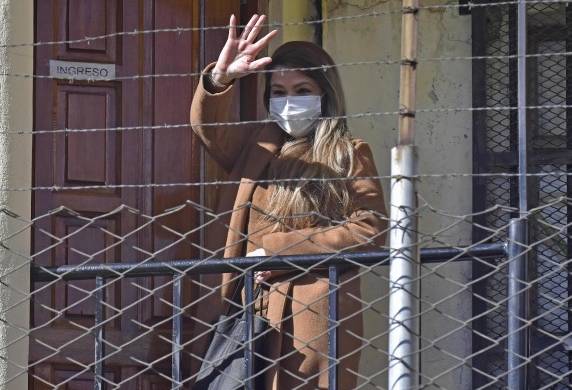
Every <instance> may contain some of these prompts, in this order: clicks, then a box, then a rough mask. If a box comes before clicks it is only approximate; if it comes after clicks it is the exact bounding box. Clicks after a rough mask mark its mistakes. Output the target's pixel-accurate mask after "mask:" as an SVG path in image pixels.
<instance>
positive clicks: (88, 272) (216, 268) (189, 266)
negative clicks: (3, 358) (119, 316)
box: [31, 225, 522, 390]
mask: <svg viewBox="0 0 572 390" xmlns="http://www.w3.org/2000/svg"><path fill="white" fill-rule="evenodd" d="M511 226H512V225H511ZM515 245H518V244H517V243H516V242H514V241H509V243H508V252H509V253H516V252H515V251H516V249H515V248H517V247H516V246H515ZM511 248H512V249H511ZM389 253H390V251H389V250H380V251H372V252H356V253H344V254H319V255H297V256H273V257H271V258H266V257H237V258H229V259H209V260H207V261H205V260H203V259H189V260H173V261H156V262H147V263H144V264H137V263H105V264H91V265H84V266H73V265H65V266H57V267H41V266H37V265H35V266H33V267H32V270H31V279H32V282H53V281H57V280H65V281H72V280H85V279H95V281H96V288H95V290H94V296H95V299H96V308H95V326H94V329H95V332H94V337H95V357H94V363H93V372H94V377H95V380H94V389H96V390H99V389H102V388H103V374H104V370H105V367H104V361H105V358H106V356H105V349H104V345H105V334H104V326H103V325H104V323H105V314H104V311H105V304H104V300H105V297H104V289H103V286H104V281H105V279H108V278H114V277H118V276H121V277H123V278H136V277H152V276H160V275H172V276H173V278H174V280H173V311H174V312H173V317H172V318H173V328H172V335H171V340H172V345H173V347H172V355H171V375H172V378H171V381H172V383H173V387H172V388H173V389H177V388H181V387H180V385H179V384H180V383H182V382H183V380H184V376H185V375H184V373H183V372H182V369H181V353H182V351H181V344H182V340H181V333H182V327H183V322H182V316H181V307H183V305H182V299H181V275H200V274H213V273H215V274H216V273H223V272H237V271H242V272H244V274H245V276H246V279H245V281H246V282H245V292H246V295H245V297H246V299H245V308H246V316H247V317H246V318H247V327H246V333H247V334H246V335H245V336H246V340H247V341H246V344H247V345H249V343H250V342H251V341H252V338H253V332H252V329H253V327H252V324H253V318H254V310H253V301H254V278H253V273H254V271H259V270H260V271H262V270H292V269H296V268H297V267H302V268H305V267H309V266H314V265H316V264H319V267H318V268H320V269H327V270H328V276H329V293H328V307H329V310H328V321H329V331H328V356H329V359H330V361H331V362H332V363H331V364H330V365H329V372H328V376H329V382H328V383H329V389H330V390H337V389H338V383H337V378H338V364H337V363H336V362H337V355H338V332H337V325H336V324H337V322H338V289H339V287H338V286H339V273H340V269H342V268H347V267H348V262H352V263H354V264H360V265H364V266H373V265H376V266H379V265H389ZM506 255H507V244H505V243H492V244H478V245H474V246H471V247H470V248H466V249H463V248H452V247H443V248H425V249H421V251H420V258H421V262H422V263H439V262H444V261H448V262H451V261H470V260H471V259H474V258H479V259H487V258H499V257H505V256H506ZM521 295H522V294H511V296H510V297H509V299H512V300H517V299H520V297H521ZM519 302H520V301H519ZM518 305H519V306H518V307H519V308H520V307H521V304H520V303H519V304H518ZM515 315H519V313H515ZM521 333H522V332H521ZM510 337H512V338H518V337H521V336H519V333H517V332H512V333H511V334H510V335H509V338H510ZM519 340H520V339H519ZM519 345H520V344H519ZM517 348H520V347H517ZM515 352H516V351H515ZM244 353H245V360H246V361H247V362H248V363H249V364H248V368H247V370H248V371H247V372H248V373H249V374H250V375H249V378H250V380H248V381H247V382H246V383H245V388H246V389H248V390H252V389H254V384H253V380H252V378H253V377H254V375H255V374H256V373H255V372H254V353H255V351H254V350H253V348H250V347H246V348H245V349H244ZM509 356H511V358H513V357H514V358H516V356H514V355H512V354H509Z"/></svg>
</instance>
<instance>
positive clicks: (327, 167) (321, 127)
mask: <svg viewBox="0 0 572 390" xmlns="http://www.w3.org/2000/svg"><path fill="white" fill-rule="evenodd" d="M323 65H326V66H330V65H334V61H333V60H332V58H331V57H330V56H329V55H328V54H327V53H326V52H325V51H324V50H323V49H322V48H321V47H319V46H317V45H315V44H313V43H310V42H288V43H286V44H284V45H282V46H280V47H279V48H278V49H277V50H276V52H275V53H274V55H273V56H272V65H271V67H272V68H278V67H280V68H308V67H321V66H323ZM303 73H305V74H306V75H307V76H308V77H311V78H312V79H313V80H315V81H316V82H317V84H318V85H319V86H320V88H321V89H322V91H323V93H324V97H323V98H322V116H323V117H325V118H326V119H319V120H318V121H317V122H316V125H315V127H316V128H315V130H314V131H313V132H312V133H311V134H310V135H309V136H308V137H306V138H301V139H290V140H287V141H286V142H285V143H284V145H283V146H282V149H281V151H280V155H279V156H278V158H277V159H276V160H274V161H273V163H272V164H271V165H270V170H269V173H270V177H271V178H274V179H278V180H280V179H299V180H286V181H278V182H277V183H276V184H275V185H274V186H272V187H271V188H272V192H271V196H270V200H269V204H268V208H267V210H266V215H265V219H266V220H268V221H274V222H275V224H274V226H273V231H289V230H291V229H302V228H306V227H312V226H329V225H332V224H335V223H336V222H339V221H341V220H343V219H345V218H346V217H348V216H349V215H350V214H351V213H352V211H353V209H352V202H351V197H350V191H349V188H348V184H349V181H347V180H304V179H332V178H334V179H335V178H344V177H348V176H350V174H351V172H352V170H353V165H354V148H353V144H352V141H351V135H350V132H349V130H348V126H347V121H346V119H345V118H339V117H340V116H344V115H345V114H346V108H345V99H344V93H343V89H342V84H341V80H340V76H339V74H338V72H337V69H336V68H334V67H331V66H330V67H326V68H324V69H320V70H308V71H303ZM271 77H272V73H267V76H266V90H265V94H264V97H265V102H266V104H268V100H269V98H270V81H271ZM332 117H337V118H332Z"/></svg>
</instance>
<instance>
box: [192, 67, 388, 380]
mask: <svg viewBox="0 0 572 390" xmlns="http://www.w3.org/2000/svg"><path fill="white" fill-rule="evenodd" d="M211 67H212V64H211V65H210V66H209V67H207V70H206V71H208V70H209V69H210V68H211ZM205 84H207V85H205ZM207 89H208V82H206V81H205V79H204V78H201V80H200V82H199V86H198V88H197V90H196V92H195V95H194V98H193V102H192V105H191V124H192V127H193V130H194V132H195V133H196V134H197V135H198V136H199V138H200V139H201V141H202V143H203V144H204V145H205V147H206V148H207V150H208V152H209V154H210V155H211V156H212V157H213V158H214V159H215V160H216V161H217V162H218V163H219V164H220V165H221V166H222V167H223V168H224V169H225V170H226V171H227V172H228V173H229V178H228V180H230V181H237V182H240V184H239V185H224V186H221V189H220V191H221V192H220V201H219V203H220V204H219V206H218V210H217V212H219V213H222V214H221V218H220V221H219V222H220V223H219V224H217V226H218V227H215V228H214V230H211V232H210V233H209V234H211V235H214V236H215V238H216V237H219V236H221V237H223V236H224V237H226V242H225V243H223V242H220V247H219V248H218V249H220V248H222V247H224V257H225V258H231V257H239V256H244V255H245V254H246V240H245V237H246V235H247V234H248V231H247V230H248V217H249V214H250V213H249V211H250V210H249V205H250V204H251V202H252V199H253V194H254V191H255V189H256V183H255V181H256V180H257V179H260V178H261V175H263V174H264V173H265V172H266V168H267V166H268V164H269V163H270V162H271V161H272V160H273V159H274V158H275V157H276V156H277V155H278V153H279V152H280V148H281V146H282V144H283V142H284V132H283V131H282V130H281V129H280V128H279V127H278V126H277V125H275V124H274V123H269V124H264V125H260V124H258V125H252V124H250V125H248V124H242V125H238V126H237V125H233V126H225V125H219V126H208V125H205V124H209V123H224V122H229V117H230V112H231V111H232V110H231V108H232V107H231V106H232V104H233V101H234V98H233V95H234V89H236V88H235V87H234V86H230V87H229V88H227V89H226V90H225V91H223V92H220V93H211V92H209V91H208V90H207ZM243 103H244V102H243ZM353 143H354V147H355V163H354V171H353V172H352V176H355V177H361V178H360V179H356V180H352V181H351V185H350V186H349V188H350V191H351V196H352V201H353V204H354V205H355V211H354V213H353V214H352V215H351V216H350V218H349V219H348V220H347V221H345V223H342V224H339V225H335V226H331V227H315V228H307V229H301V230H297V231H288V232H273V233H268V234H266V235H265V236H264V237H262V246H263V248H264V249H265V251H266V253H267V254H268V255H298V254H315V253H335V252H342V251H366V250H368V249H369V250H372V249H374V248H378V249H379V247H380V246H382V245H384V244H385V231H386V228H387V219H386V218H384V217H383V216H384V215H386V211H385V205H384V199H383V193H382V189H381V185H380V183H379V180H374V179H368V178H367V177H370V176H377V175H378V174H377V171H376V168H375V164H374V161H373V157H372V154H371V150H370V148H369V146H368V145H367V143H365V142H363V141H360V140H354V142H353ZM254 206H256V205H254ZM231 210H232V212H228V211H231ZM225 212H226V213H225ZM217 229H218V230H217ZM357 273H358V270H355V269H353V270H348V271H345V272H344V273H343V274H342V276H341V281H342V286H341V288H340V290H339V292H340V293H339V315H340V317H339V318H340V320H341V321H340V327H339V328H338V329H339V330H338V334H339V358H340V361H341V365H340V370H339V371H340V377H339V383H340V388H341V389H351V388H354V387H355V384H356V380H357V377H356V376H355V375H353V374H352V373H351V372H352V371H354V372H358V364H359V356H360V349H361V348H363V343H362V342H361V340H360V338H359V337H360V336H361V335H362V333H363V329H362V328H363V323H362V315H361V311H362V304H361V301H360V283H359V277H358V276H356V275H357ZM235 278H236V275H232V274H225V275H224V276H223V280H222V287H221V294H222V297H223V298H226V299H228V298H229V297H230V295H231V294H232V292H233V291H234V290H233V287H234V285H233V283H232V282H231V281H232V280H233V279H235ZM269 283H271V284H272V287H271V288H270V291H269V293H268V295H267V296H266V297H267V305H268V306H267V313H266V316H267V318H268V320H269V322H270V324H271V326H272V333H271V334H269V336H268V339H267V340H266V341H265V345H266V347H267V350H266V351H265V352H264V353H265V354H266V355H267V357H268V358H269V359H271V360H272V361H273V362H274V364H272V365H271V366H270V367H269V368H268V369H267V370H266V371H265V373H264V374H263V375H264V381H265V383H266V385H265V387H264V388H265V389H274V390H289V389H293V388H297V389H315V388H319V389H327V386H328V359H327V353H328V340H327V331H328V295H327V294H328V278H327V273H326V272H324V271H312V272H305V273H304V272H298V274H292V273H289V274H288V273H286V274H283V275H282V274H281V276H279V277H277V278H273V279H272V280H269Z"/></svg>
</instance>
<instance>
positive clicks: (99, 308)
mask: <svg viewBox="0 0 572 390" xmlns="http://www.w3.org/2000/svg"><path fill="white" fill-rule="evenodd" d="M94 297H95V367H94V377H95V378H94V381H93V384H94V389H95V390H103V358H104V356H105V351H104V345H103V338H104V326H103V325H102V323H103V321H104V320H105V318H104V316H105V314H104V310H105V308H104V305H103V302H104V300H105V288H104V280H103V277H101V276H97V277H96V278H95V293H94Z"/></svg>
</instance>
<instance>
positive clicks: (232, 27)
mask: <svg viewBox="0 0 572 390" xmlns="http://www.w3.org/2000/svg"><path fill="white" fill-rule="evenodd" d="M228 39H236V16H234V14H232V15H230V27H229V29H228Z"/></svg>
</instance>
